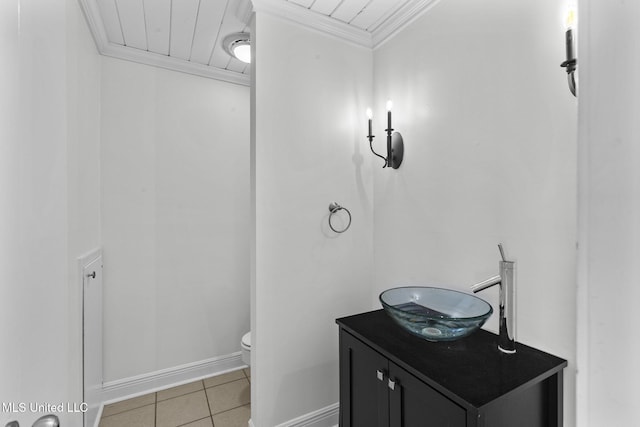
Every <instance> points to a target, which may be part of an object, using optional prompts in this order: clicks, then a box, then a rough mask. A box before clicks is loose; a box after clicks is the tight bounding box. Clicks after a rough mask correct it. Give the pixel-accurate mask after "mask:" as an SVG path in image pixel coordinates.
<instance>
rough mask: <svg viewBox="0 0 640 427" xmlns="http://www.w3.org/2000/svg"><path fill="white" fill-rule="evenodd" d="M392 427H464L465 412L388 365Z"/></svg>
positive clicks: (401, 371)
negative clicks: (390, 386)
mask: <svg viewBox="0 0 640 427" xmlns="http://www.w3.org/2000/svg"><path fill="white" fill-rule="evenodd" d="M389 378H390V381H391V385H392V387H393V390H391V389H390V390H389V402H390V409H389V412H390V413H389V419H390V423H389V425H390V426H391V427H465V426H466V425H467V424H466V423H467V421H466V411H465V409H464V408H462V407H460V406H458V405H457V404H455V403H454V402H452V401H451V400H449V399H447V398H446V397H444V396H443V395H442V394H440V393H438V392H437V391H436V390H434V389H433V388H431V387H430V386H428V385H427V384H425V383H423V382H422V381H420V380H419V379H417V378H416V377H414V376H413V375H411V374H410V373H408V372H407V371H405V370H404V369H402V368H401V367H399V366H397V365H395V364H394V363H392V362H389Z"/></svg>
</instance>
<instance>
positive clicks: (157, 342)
mask: <svg viewBox="0 0 640 427" xmlns="http://www.w3.org/2000/svg"><path fill="white" fill-rule="evenodd" d="M101 123H102V148H101V170H102V236H103V244H104V265H105V269H104V294H105V295H104V296H105V306H104V317H105V331H104V337H105V342H104V348H105V355H104V369H105V381H113V380H118V379H124V378H129V377H132V376H135V375H140V374H145V373H149V372H154V371H157V370H160V369H164V368H172V367H175V366H178V365H182V364H186V363H191V362H198V361H202V360H206V359H209V358H212V357H216V356H223V355H227V354H230V353H233V352H236V351H239V350H240V338H241V337H242V335H243V334H244V333H245V332H247V331H248V330H249V230H248V224H249V89H248V88H247V87H244V86H238V85H233V84H229V83H224V82H219V81H215V80H209V79H203V78H200V77H195V76H191V75H186V74H181V73H176V72H173V71H168V70H163V69H159V68H153V67H149V66H146V65H140V64H136V63H131V62H125V61H120V60H116V59H111V58H106V57H104V58H103V59H102V116H101Z"/></svg>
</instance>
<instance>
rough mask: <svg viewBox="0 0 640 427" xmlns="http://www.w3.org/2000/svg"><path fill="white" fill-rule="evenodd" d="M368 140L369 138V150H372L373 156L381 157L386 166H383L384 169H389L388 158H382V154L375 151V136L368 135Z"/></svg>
mask: <svg viewBox="0 0 640 427" xmlns="http://www.w3.org/2000/svg"><path fill="white" fill-rule="evenodd" d="M367 138H369V148H371V152H372V153H373V154H375V155H376V156H378V157H380V158H381V159H382V160H384V165H383V166H382V167H383V168H386V167H387V165H388V164H387V163H388V162H387V158H386V157H384V156H381V155H380V154H378V153H376V152H375V150H374V149H373V138H375V136H373V135H371V134H369V135H367Z"/></svg>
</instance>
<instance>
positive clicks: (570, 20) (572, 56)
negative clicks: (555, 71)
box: [560, 8, 578, 96]
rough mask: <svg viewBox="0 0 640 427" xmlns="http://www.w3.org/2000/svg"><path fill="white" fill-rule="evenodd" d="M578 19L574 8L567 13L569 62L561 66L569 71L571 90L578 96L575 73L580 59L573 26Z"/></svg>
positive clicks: (566, 35) (566, 41)
mask: <svg viewBox="0 0 640 427" xmlns="http://www.w3.org/2000/svg"><path fill="white" fill-rule="evenodd" d="M575 18H576V11H575V9H574V8H570V9H569V10H568V11H567V32H566V33H565V44H566V46H567V60H566V61H564V62H563V63H562V64H560V66H561V67H562V68H566V69H567V81H568V83H569V90H570V91H571V93H572V94H573V96H576V93H577V90H578V88H577V86H576V77H575V75H574V74H575V71H576V68H577V66H578V59H577V58H576V53H575V49H574V44H573V26H574V25H573V24H574V22H575Z"/></svg>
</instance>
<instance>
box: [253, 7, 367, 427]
mask: <svg viewBox="0 0 640 427" xmlns="http://www.w3.org/2000/svg"><path fill="white" fill-rule="evenodd" d="M255 18H256V22H255V30H254V32H253V35H254V37H253V40H255V45H254V49H255V61H254V69H253V72H254V77H253V79H254V82H255V84H254V85H253V88H252V90H253V91H254V92H252V97H253V98H254V100H255V105H254V106H253V107H252V108H254V111H253V113H254V116H253V118H252V126H254V129H253V130H252V136H253V141H252V156H253V162H254V163H255V170H254V171H253V173H254V178H253V179H254V182H253V184H252V185H253V186H254V188H253V197H254V202H253V203H254V204H255V218H256V219H255V233H254V242H253V245H254V250H255V253H254V265H253V267H252V270H253V276H252V300H253V304H254V310H253V317H252V320H251V324H252V334H253V335H252V339H253V342H252V345H253V348H252V396H251V401H252V405H251V410H252V421H253V423H254V424H255V425H256V426H258V427H268V426H275V425H278V424H280V423H282V422H284V421H287V420H291V419H293V418H295V417H297V416H300V415H303V414H307V413H309V412H311V411H315V410H318V409H320V408H323V407H326V406H329V405H332V404H334V403H336V402H337V401H338V345H337V344H338V333H337V326H336V325H335V323H334V319H335V318H337V317H341V316H344V315H350V314H354V313H358V312H362V311H365V310H367V309H368V308H369V307H370V303H369V296H370V289H371V280H372V275H371V270H372V266H371V260H372V253H371V248H372V240H371V239H372V230H371V221H372V210H371V205H372V186H371V185H372V181H371V167H370V162H369V161H368V157H369V153H367V152H366V150H368V148H367V147H366V139H365V138H364V135H365V130H364V127H363V126H362V119H363V118H364V117H365V116H364V111H365V108H366V106H367V103H368V102H369V101H370V98H369V96H370V92H371V56H372V53H371V51H370V50H368V49H363V48H359V47H354V46H350V45H347V44H345V43H344V42H341V41H339V40H336V39H333V38H330V37H328V36H324V35H321V34H319V33H316V32H313V31H311V30H308V29H305V28H302V27H300V26H297V25H294V24H291V23H289V22H285V21H283V20H280V19H278V18H275V17H272V16H270V15H268V14H266V13H262V12H260V11H258V12H257V13H256V17H255ZM332 201H337V202H338V203H340V204H342V205H343V206H345V207H347V208H348V209H349V210H350V211H351V214H352V216H353V223H352V225H351V228H350V229H349V230H348V231H347V232H345V233H344V234H341V235H337V234H335V233H333V232H331V231H330V230H329V228H328V225H327V219H328V213H329V211H328V206H329V203H331V202H332Z"/></svg>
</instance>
